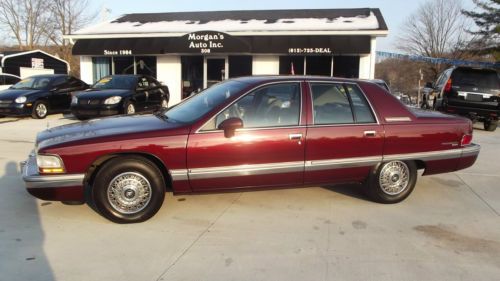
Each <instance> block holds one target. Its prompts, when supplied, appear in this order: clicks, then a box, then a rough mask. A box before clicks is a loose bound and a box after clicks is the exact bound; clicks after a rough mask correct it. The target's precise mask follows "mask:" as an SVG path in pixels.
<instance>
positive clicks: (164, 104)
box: [161, 99, 168, 108]
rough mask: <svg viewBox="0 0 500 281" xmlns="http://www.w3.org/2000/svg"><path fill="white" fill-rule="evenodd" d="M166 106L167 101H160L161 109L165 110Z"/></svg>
mask: <svg viewBox="0 0 500 281" xmlns="http://www.w3.org/2000/svg"><path fill="white" fill-rule="evenodd" d="M167 106H168V102H167V100H165V99H164V100H162V101H161V107H162V108H167Z"/></svg>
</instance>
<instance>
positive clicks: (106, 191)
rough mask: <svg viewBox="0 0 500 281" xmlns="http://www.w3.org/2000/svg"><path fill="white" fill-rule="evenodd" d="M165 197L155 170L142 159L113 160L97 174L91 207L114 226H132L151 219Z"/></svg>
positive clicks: (163, 188)
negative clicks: (119, 224) (127, 224)
mask: <svg viewBox="0 0 500 281" xmlns="http://www.w3.org/2000/svg"><path fill="white" fill-rule="evenodd" d="M164 198H165V181H164V179H163V176H162V173H161V172H160V170H159V169H158V167H157V166H156V165H155V164H153V163H152V162H151V161H149V160H147V159H145V158H143V157H135V156H127V157H117V158H113V159H111V160H109V161H108V162H106V163H105V164H104V165H103V166H102V167H101V168H100V169H99V171H98V172H97V174H96V176H95V180H94V184H93V185H92V187H91V199H92V202H91V203H92V204H93V205H94V206H95V207H96V208H97V210H98V211H99V212H100V213H101V214H102V215H103V216H104V217H106V218H107V219H109V220H111V221H113V222H116V223H136V222H142V221H145V220H148V219H149V218H151V217H152V216H154V215H155V214H156V213H157V212H158V210H159V209H160V207H161V205H162V204H163V200H164Z"/></svg>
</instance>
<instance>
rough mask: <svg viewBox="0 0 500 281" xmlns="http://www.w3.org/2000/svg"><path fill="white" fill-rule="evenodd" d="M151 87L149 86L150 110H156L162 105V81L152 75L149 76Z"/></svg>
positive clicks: (148, 101)
mask: <svg viewBox="0 0 500 281" xmlns="http://www.w3.org/2000/svg"><path fill="white" fill-rule="evenodd" d="M147 79H148V83H149V88H148V100H147V104H148V110H154V109H157V108H159V107H160V105H161V98H162V92H161V90H160V83H159V82H158V81H156V80H155V79H153V78H152V77H149V76H148V77H147Z"/></svg>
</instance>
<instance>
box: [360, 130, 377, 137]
mask: <svg viewBox="0 0 500 281" xmlns="http://www.w3.org/2000/svg"><path fill="white" fill-rule="evenodd" d="M363 134H364V135H365V137H374V136H376V135H377V132H375V131H364V132H363Z"/></svg>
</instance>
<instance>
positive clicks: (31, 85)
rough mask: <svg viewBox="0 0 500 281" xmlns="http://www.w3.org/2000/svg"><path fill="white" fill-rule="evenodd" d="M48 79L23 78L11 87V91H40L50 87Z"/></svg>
mask: <svg viewBox="0 0 500 281" xmlns="http://www.w3.org/2000/svg"><path fill="white" fill-rule="evenodd" d="M50 80H51V79H50V78H49V77H28V78H25V79H23V80H21V81H19V82H18V83H16V84H15V85H13V86H12V87H11V88H12V89H35V90H42V89H47V88H48V87H49V85H50Z"/></svg>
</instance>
